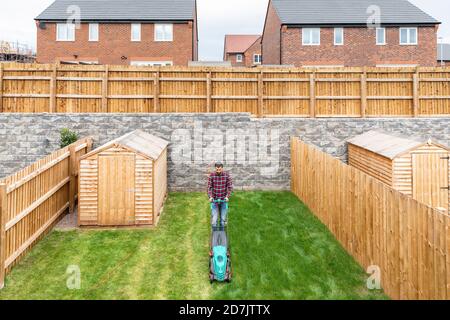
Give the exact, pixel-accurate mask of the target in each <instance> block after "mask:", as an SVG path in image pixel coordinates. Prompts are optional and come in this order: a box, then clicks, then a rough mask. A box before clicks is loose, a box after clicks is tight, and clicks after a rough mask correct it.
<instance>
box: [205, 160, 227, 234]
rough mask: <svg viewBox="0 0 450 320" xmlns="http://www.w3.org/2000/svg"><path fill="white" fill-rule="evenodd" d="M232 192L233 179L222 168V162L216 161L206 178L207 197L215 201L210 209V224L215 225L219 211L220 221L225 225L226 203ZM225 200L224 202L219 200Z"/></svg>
mask: <svg viewBox="0 0 450 320" xmlns="http://www.w3.org/2000/svg"><path fill="white" fill-rule="evenodd" d="M232 192H233V180H232V178H231V175H230V174H229V173H228V172H227V171H225V170H224V169H223V164H222V163H216V165H215V172H213V173H211V174H210V176H209V180H208V197H209V201H210V202H216V203H215V205H213V207H212V211H211V225H212V226H213V227H214V226H216V225H217V218H218V215H219V212H220V223H221V225H222V226H226V225H227V214H228V206H227V203H226V202H228V201H229V199H230V196H231V193H232ZM221 201H225V202H221Z"/></svg>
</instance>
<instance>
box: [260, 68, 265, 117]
mask: <svg viewBox="0 0 450 320" xmlns="http://www.w3.org/2000/svg"><path fill="white" fill-rule="evenodd" d="M264 114H265V112H264V73H263V71H262V70H261V71H260V72H259V73H258V117H262V116H264Z"/></svg>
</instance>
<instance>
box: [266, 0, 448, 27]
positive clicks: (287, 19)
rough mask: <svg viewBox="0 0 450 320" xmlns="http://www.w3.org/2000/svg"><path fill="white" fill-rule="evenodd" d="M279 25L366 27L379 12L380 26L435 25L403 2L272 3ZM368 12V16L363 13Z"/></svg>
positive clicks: (325, 0) (301, 0)
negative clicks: (376, 12)
mask: <svg viewBox="0 0 450 320" xmlns="http://www.w3.org/2000/svg"><path fill="white" fill-rule="evenodd" d="M272 3H273V6H274V8H275V10H276V12H277V13H278V16H279V18H280V20H281V23H282V24H305V25H335V24H343V25H344V24H358V25H359V24H361V25H366V24H367V21H368V19H369V18H370V17H371V15H372V13H371V12H373V11H372V10H370V8H371V7H373V6H376V7H379V8H380V13H381V23H382V24H411V23H414V24H438V23H439V22H438V21H437V20H436V19H434V18H433V17H431V16H430V15H428V14H427V13H425V12H423V11H422V10H421V9H419V8H417V7H416V6H415V5H413V4H412V3H410V2H409V1H407V0H272ZM368 11H369V13H367V12H368Z"/></svg>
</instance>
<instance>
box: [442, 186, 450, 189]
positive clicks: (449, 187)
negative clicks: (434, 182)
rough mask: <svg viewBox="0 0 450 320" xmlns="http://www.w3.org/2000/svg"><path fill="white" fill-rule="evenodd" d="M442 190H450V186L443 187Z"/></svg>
mask: <svg viewBox="0 0 450 320" xmlns="http://www.w3.org/2000/svg"><path fill="white" fill-rule="evenodd" d="M441 190H450V186H448V187H442V188H441Z"/></svg>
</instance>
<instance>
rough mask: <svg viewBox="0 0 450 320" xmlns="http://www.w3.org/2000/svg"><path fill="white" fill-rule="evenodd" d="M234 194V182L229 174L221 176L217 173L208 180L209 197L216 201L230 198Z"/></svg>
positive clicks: (212, 174) (224, 173)
mask: <svg viewBox="0 0 450 320" xmlns="http://www.w3.org/2000/svg"><path fill="white" fill-rule="evenodd" d="M232 192H233V180H232V179H231V176H230V174H229V173H228V172H226V171H224V172H222V174H221V175H218V174H217V173H216V172H213V173H211V175H210V176H209V180H208V196H209V197H210V198H213V199H215V200H219V199H220V200H224V199H225V198H230V196H231V193H232Z"/></svg>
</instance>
